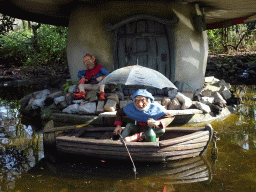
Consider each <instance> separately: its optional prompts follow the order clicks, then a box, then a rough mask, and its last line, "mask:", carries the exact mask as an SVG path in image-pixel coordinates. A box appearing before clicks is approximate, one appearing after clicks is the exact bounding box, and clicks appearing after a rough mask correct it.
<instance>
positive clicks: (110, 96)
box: [107, 93, 119, 103]
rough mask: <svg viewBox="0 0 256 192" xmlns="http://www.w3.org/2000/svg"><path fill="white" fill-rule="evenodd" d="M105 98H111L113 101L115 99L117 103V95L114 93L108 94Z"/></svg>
mask: <svg viewBox="0 0 256 192" xmlns="http://www.w3.org/2000/svg"><path fill="white" fill-rule="evenodd" d="M107 99H111V100H113V101H116V103H119V97H118V94H116V93H111V94H109V96H107Z"/></svg>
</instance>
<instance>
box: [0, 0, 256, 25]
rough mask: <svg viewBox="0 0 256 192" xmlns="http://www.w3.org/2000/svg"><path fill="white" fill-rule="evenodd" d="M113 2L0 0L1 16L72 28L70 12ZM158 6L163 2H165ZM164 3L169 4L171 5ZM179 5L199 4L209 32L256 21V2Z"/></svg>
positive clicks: (202, 0) (201, 0) (198, 0)
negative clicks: (211, 29) (77, 8)
mask: <svg viewBox="0 0 256 192" xmlns="http://www.w3.org/2000/svg"><path fill="white" fill-rule="evenodd" d="M110 2H112V3H115V1H108V0H106V1H94V0H0V13H3V14H6V15H9V16H12V17H15V18H20V19H24V20H31V21H35V22H40V23H47V24H54V25H62V26H68V22H69V16H70V12H71V11H72V10H73V9H74V8H76V7H78V6H88V7H91V8H93V9H97V8H103V7H105V6H107V5H108V3H110ZM122 2H125V1H122ZM127 2H128V1H127ZM136 2H138V1H136ZM145 2H147V0H145ZM151 2H152V1H151ZM157 2H161V0H158V1H157ZM163 2H165V3H167V2H168V1H163ZM175 2H177V3H185V4H186V3H187V4H198V5H199V7H200V8H201V10H203V11H204V13H205V21H206V24H207V27H208V28H218V27H222V26H229V25H233V24H236V23H243V22H244V21H252V20H256V1H255V0H221V1H220V0H182V1H170V3H175ZM129 3H132V1H129Z"/></svg>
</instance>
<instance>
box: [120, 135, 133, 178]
mask: <svg viewBox="0 0 256 192" xmlns="http://www.w3.org/2000/svg"><path fill="white" fill-rule="evenodd" d="M119 136H120V138H121V141H122V143H123V144H124V146H125V148H126V150H127V153H128V155H129V157H130V159H131V161H132V165H133V171H134V174H135V178H136V173H137V172H136V167H135V164H134V162H133V159H132V156H131V154H130V152H129V149H128V147H127V145H126V143H125V141H124V138H123V137H122V135H121V134H120V133H119Z"/></svg>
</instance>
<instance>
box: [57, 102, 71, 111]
mask: <svg viewBox="0 0 256 192" xmlns="http://www.w3.org/2000/svg"><path fill="white" fill-rule="evenodd" d="M56 107H57V109H59V110H60V111H62V110H63V109H65V108H66V107H68V104H67V102H66V101H61V102H59V103H58V105H56Z"/></svg>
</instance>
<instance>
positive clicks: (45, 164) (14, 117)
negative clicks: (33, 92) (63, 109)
mask: <svg viewBox="0 0 256 192" xmlns="http://www.w3.org/2000/svg"><path fill="white" fill-rule="evenodd" d="M255 88H256V86H233V91H234V93H235V95H236V96H237V97H239V98H240V101H241V105H239V106H237V113H236V114H232V115H230V116H229V117H228V118H226V119H225V120H218V121H214V122H212V126H213V128H214V129H215V130H216V131H217V132H218V134H217V136H218V137H219V140H218V142H217V147H218V156H217V157H218V158H217V159H216V160H215V161H213V163H215V164H212V165H211V166H209V163H208V162H207V160H206V161H205V160H203V159H200V160H198V159H197V158H194V159H188V160H184V161H177V162H170V163H166V164H160V165H159V164H136V168H137V171H138V175H137V176H136V177H137V178H136V179H135V176H134V172H133V170H132V164H131V162H126V163H123V162H114V161H111V162H108V161H106V162H104V161H99V160H91V161H89V160H84V161H82V162H81V161H80V162H77V161H76V159H75V158H76V157H73V156H72V158H74V162H66V161H65V160H66V159H65V158H63V162H60V163H58V164H53V163H51V162H49V161H47V160H46V159H44V153H43V145H42V134H41V132H40V130H39V129H38V128H37V127H34V126H31V124H30V123H29V124H28V125H24V124H23V123H22V121H21V117H20V114H19V105H18V100H17V99H13V100H8V99H7V98H8V97H5V100H3V97H2V95H1V96H0V97H2V99H1V98H0V191H28V190H31V191H61V192H66V191H163V190H164V189H165V190H166V191H190V192H191V191H255V190H256V188H255V186H256V175H255V172H256V162H255V159H256V130H255V129H256V125H255V121H256V97H255V95H256V92H255V90H256V89H255ZM10 98H12V97H10ZM211 147H212V144H211V145H210V146H209V149H208V150H207V153H206V157H208V159H210V157H211Z"/></svg>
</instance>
